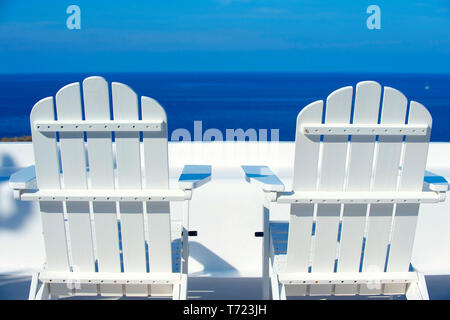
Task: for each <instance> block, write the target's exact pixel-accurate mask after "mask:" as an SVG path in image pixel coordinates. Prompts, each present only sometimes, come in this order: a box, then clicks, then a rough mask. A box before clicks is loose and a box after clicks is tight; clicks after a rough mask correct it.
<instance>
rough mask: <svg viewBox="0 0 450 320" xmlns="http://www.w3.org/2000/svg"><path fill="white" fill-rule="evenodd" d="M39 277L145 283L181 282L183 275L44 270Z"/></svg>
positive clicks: (93, 281)
mask: <svg viewBox="0 0 450 320" xmlns="http://www.w3.org/2000/svg"><path fill="white" fill-rule="evenodd" d="M39 279H40V280H41V281H45V282H50V281H52V282H55V283H64V282H65V281H68V280H78V281H79V282H81V283H89V282H92V283H111V284H112V283H119V284H125V283H133V284H137V283H144V284H167V283H169V284H173V283H180V281H181V275H180V274H177V273H148V272H144V273H126V272H121V273H117V272H42V273H41V274H40V275H39Z"/></svg>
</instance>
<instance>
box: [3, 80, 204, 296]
mask: <svg viewBox="0 0 450 320" xmlns="http://www.w3.org/2000/svg"><path fill="white" fill-rule="evenodd" d="M109 92H110V89H109V86H108V83H107V82H106V81H105V79H103V78H101V77H89V78H86V79H85V80H84V81H83V83H82V95H81V94H80V84H79V83H78V82H77V83H72V84H69V85H67V86H65V87H63V88H62V89H61V90H59V92H58V93H57V94H56V106H55V107H56V113H55V111H54V99H53V97H48V98H45V99H42V100H40V101H39V102H38V103H36V105H35V106H34V107H33V110H32V112H31V117H30V118H31V131H32V138H33V149H34V160H35V165H34V166H32V167H29V168H26V169H24V170H22V171H19V172H17V173H16V174H14V175H13V176H11V179H10V186H11V188H13V189H14V193H15V197H16V198H17V199H20V200H24V201H38V203H39V208H40V211H41V218H42V228H43V235H44V243H45V252H46V263H45V265H44V267H43V269H42V270H41V272H39V273H38V274H36V275H35V276H33V279H32V283H31V288H30V295H29V298H30V299H46V298H60V297H66V296H73V295H87V296H97V295H100V296H119V297H120V296H123V295H125V296H152V297H153V296H172V297H173V298H174V299H186V290H187V288H186V286H187V263H188V256H189V252H188V230H189V229H188V211H189V199H191V196H192V190H193V189H194V188H196V187H198V186H200V185H201V184H203V183H205V182H207V181H208V180H209V179H210V177H211V167H210V166H185V168H184V169H183V172H182V174H181V176H180V179H179V187H180V188H179V189H169V174H168V151H167V119H166V113H165V111H164V109H163V108H162V107H161V106H160V105H159V104H158V102H156V101H155V100H153V99H151V98H148V97H142V98H141V101H140V106H141V108H140V109H139V104H138V97H137V95H136V93H134V92H133V90H132V89H130V88H129V87H128V86H126V85H124V84H121V83H117V82H113V83H112V84H111V96H112V101H111V106H112V107H111V110H112V114H111V112H110V101H109V100H110V98H109ZM83 114H84V116H83ZM111 119H114V120H111ZM113 134H114V137H113ZM140 135H141V137H142V142H140ZM113 138H114V139H113ZM170 201H184V208H185V210H184V213H183V219H182V221H181V222H180V221H173V220H172V221H171V215H170V206H169V203H170ZM40 284H41V285H40ZM38 287H39V289H38Z"/></svg>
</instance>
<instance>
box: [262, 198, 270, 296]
mask: <svg viewBox="0 0 450 320" xmlns="http://www.w3.org/2000/svg"><path fill="white" fill-rule="evenodd" d="M263 232H264V237H263V246H262V247H263V248H262V249H263V254H262V257H263V260H262V298H263V300H269V299H270V276H269V245H270V244H269V241H270V234H269V232H270V231H269V208H268V206H264V208H263Z"/></svg>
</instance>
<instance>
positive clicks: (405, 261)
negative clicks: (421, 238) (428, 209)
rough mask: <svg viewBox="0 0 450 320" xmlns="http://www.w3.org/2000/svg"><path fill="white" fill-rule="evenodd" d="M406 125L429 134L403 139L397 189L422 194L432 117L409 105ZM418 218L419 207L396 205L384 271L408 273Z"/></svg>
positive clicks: (389, 289) (397, 288)
mask: <svg viewBox="0 0 450 320" xmlns="http://www.w3.org/2000/svg"><path fill="white" fill-rule="evenodd" d="M408 124H427V125H428V126H429V130H428V132H427V135H426V136H416V137H415V136H408V137H406V138H405V143H404V146H403V163H402V171H401V176H400V183H399V188H398V189H399V191H421V190H422V188H423V177H424V169H425V166H426V162H427V155H428V145H429V140H430V133H431V126H432V119H431V115H430V113H429V112H428V110H427V109H426V108H425V107H424V106H423V105H421V104H420V103H417V102H415V101H411V103H410V108H409V116H408ZM418 214H419V204H397V206H396V209H395V217H394V224H393V229H392V236H391V243H390V250H389V259H388V263H387V271H393V272H404V271H408V270H409V264H410V261H411V255H412V249H413V244H414V236H415V231H416V224H417V216H418ZM405 289H406V285H404V284H395V285H391V284H387V285H385V287H384V293H392V294H394V293H403V292H405Z"/></svg>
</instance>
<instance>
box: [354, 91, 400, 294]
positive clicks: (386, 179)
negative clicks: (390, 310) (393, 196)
mask: <svg viewBox="0 0 450 320" xmlns="http://www.w3.org/2000/svg"><path fill="white" fill-rule="evenodd" d="M406 106H407V100H406V98H405V96H404V95H403V94H402V93H401V92H400V91H398V90H395V89H393V88H390V87H384V93H383V106H382V110H381V123H382V124H404V123H405V118H406ZM402 140H403V136H382V137H379V139H378V146H377V147H378V148H377V154H376V165H375V176H374V181H373V186H372V190H373V191H392V192H395V191H397V179H398V173H399V165H400V156H401V151H402ZM392 213H393V205H391V204H372V205H371V206H370V211H369V217H368V233H367V238H366V246H365V251H364V261H363V269H362V271H363V272H380V271H383V270H384V267H385V261H386V254H387V248H388V242H389V234H390V229H391V222H392ZM381 292H382V290H381V288H378V286H376V288H369V287H367V286H366V285H361V286H360V294H380V293H381Z"/></svg>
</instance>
